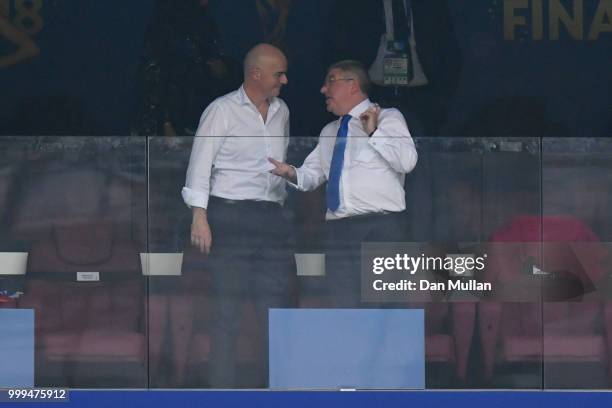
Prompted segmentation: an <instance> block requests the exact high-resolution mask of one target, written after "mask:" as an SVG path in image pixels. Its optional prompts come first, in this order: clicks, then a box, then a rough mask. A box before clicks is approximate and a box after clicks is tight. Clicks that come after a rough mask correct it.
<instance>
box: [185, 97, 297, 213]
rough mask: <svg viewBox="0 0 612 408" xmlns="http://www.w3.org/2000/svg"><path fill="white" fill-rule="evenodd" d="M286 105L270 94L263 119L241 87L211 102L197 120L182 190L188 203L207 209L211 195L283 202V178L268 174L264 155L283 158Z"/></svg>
mask: <svg viewBox="0 0 612 408" xmlns="http://www.w3.org/2000/svg"><path fill="white" fill-rule="evenodd" d="M288 136H289V109H288V108H287V105H286V104H285V102H283V101H282V100H281V99H280V98H272V99H271V101H270V108H269V110H268V115H267V120H266V121H265V122H264V120H263V117H262V116H261V114H260V112H259V111H258V110H257V108H256V107H255V105H254V104H253V103H252V102H251V100H250V99H249V97H248V96H247V94H246V92H245V91H244V88H243V87H240V89H238V90H237V91H234V92H231V93H229V94H227V95H225V96H222V97H220V98H218V99H216V100H215V101H214V102H212V103H211V104H210V105H208V107H207V108H206V110H205V111H204V113H203V114H202V117H201V119H200V125H199V126H198V130H197V131H196V137H195V138H194V141H193V147H192V149H191V158H190V159H189V168H188V169H187V180H186V182H185V187H184V188H183V191H182V196H183V200H184V201H185V203H186V204H187V205H188V206H189V207H201V208H207V207H208V199H209V197H210V196H211V195H213V196H217V197H221V198H227V199H232V200H257V201H272V202H278V203H282V202H283V201H284V200H285V197H286V195H287V193H286V191H285V184H286V183H285V181H284V180H282V179H281V178H280V177H277V176H275V175H272V174H271V173H269V171H270V169H272V168H274V166H273V165H272V164H271V163H270V162H268V157H272V158H274V159H276V160H279V161H284V160H285V155H286V152H287V145H288V143H289V138H288Z"/></svg>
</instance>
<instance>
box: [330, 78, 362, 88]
mask: <svg viewBox="0 0 612 408" xmlns="http://www.w3.org/2000/svg"><path fill="white" fill-rule="evenodd" d="M354 80H355V78H334V77H328V78H325V86H330V85H332V84H334V83H336V82H337V81H354Z"/></svg>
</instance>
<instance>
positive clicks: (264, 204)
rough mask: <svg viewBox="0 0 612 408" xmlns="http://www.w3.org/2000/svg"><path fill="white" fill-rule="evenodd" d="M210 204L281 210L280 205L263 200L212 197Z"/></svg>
mask: <svg viewBox="0 0 612 408" xmlns="http://www.w3.org/2000/svg"><path fill="white" fill-rule="evenodd" d="M208 201H209V202H210V203H213V204H223V205H232V206H236V207H250V208H265V209H271V210H272V209H275V210H278V209H280V208H281V205H280V203H277V202H274V201H261V200H232V199H229V198H221V197H216V196H210V198H209V200H208Z"/></svg>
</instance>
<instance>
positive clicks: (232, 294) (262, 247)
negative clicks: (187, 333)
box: [208, 197, 295, 388]
mask: <svg viewBox="0 0 612 408" xmlns="http://www.w3.org/2000/svg"><path fill="white" fill-rule="evenodd" d="M208 221H209V224H210V227H211V231H212V248H211V252H210V258H209V259H210V271H211V273H212V283H213V292H214V293H213V296H214V297H213V314H214V315H213V320H212V333H211V335H212V336H211V337H212V342H211V361H210V386H211V387H213V388H235V387H239V386H248V387H262V386H263V387H265V386H267V383H268V369H267V367H268V309H270V308H283V307H292V306H293V305H294V296H293V294H294V293H293V291H294V288H295V286H294V281H295V263H294V259H293V251H292V250H291V248H290V247H289V244H288V238H289V230H290V228H289V223H288V222H287V221H286V220H285V219H283V217H282V208H281V206H280V205H278V204H275V203H268V202H256V201H246V200H244V201H233V202H232V201H229V200H223V199H219V198H215V197H211V200H210V203H209V206H208ZM247 301H250V302H252V303H253V306H254V309H255V314H256V320H257V321H256V323H257V326H258V328H259V330H258V331H259V333H260V336H259V338H258V339H247V340H248V341H254V342H256V343H257V344H255V347H254V348H255V349H259V350H261V352H260V353H258V361H257V362H256V365H257V367H256V372H255V374H254V375H253V376H250V378H251V379H252V382H247V383H245V381H244V379H242V378H239V377H238V375H237V363H238V361H237V354H238V353H237V350H236V340H237V336H238V329H239V325H240V323H241V320H242V317H243V311H244V305H245V302H247Z"/></svg>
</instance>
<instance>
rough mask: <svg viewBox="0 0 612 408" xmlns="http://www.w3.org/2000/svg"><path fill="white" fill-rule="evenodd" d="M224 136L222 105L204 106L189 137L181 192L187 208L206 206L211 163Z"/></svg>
mask: <svg viewBox="0 0 612 408" xmlns="http://www.w3.org/2000/svg"><path fill="white" fill-rule="evenodd" d="M226 135H227V121H226V118H225V115H224V114H223V110H222V108H221V107H220V106H218V105H215V104H212V105H210V106H208V108H206V110H205V111H204V113H203V114H202V117H201V118H200V125H199V126H198V130H197V131H196V135H195V137H194V140H193V147H192V148H191V157H190V159H189V167H188V168H187V178H186V181H185V187H183V190H182V192H181V194H182V196H183V201H184V202H185V204H187V206H188V207H200V208H207V207H208V198H209V195H210V176H211V173H212V166H213V164H214V160H215V157H216V155H217V152H218V151H219V149H220V148H221V145H222V143H223V140H224V138H225V136H226Z"/></svg>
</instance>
